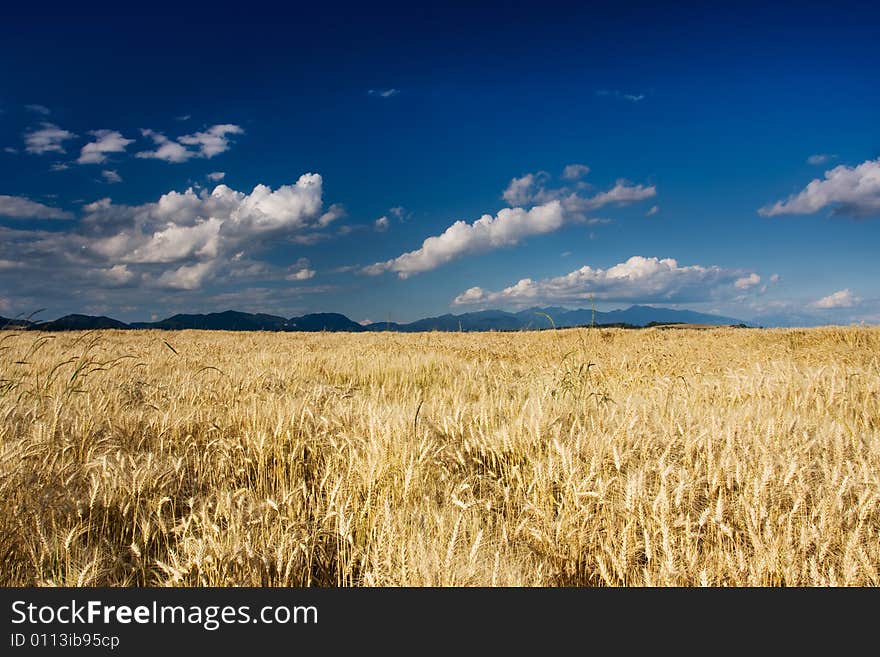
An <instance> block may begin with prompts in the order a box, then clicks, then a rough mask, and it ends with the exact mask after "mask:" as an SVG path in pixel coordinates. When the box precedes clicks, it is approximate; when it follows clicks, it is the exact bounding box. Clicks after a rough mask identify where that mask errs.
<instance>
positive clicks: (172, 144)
mask: <svg viewBox="0 0 880 657" xmlns="http://www.w3.org/2000/svg"><path fill="white" fill-rule="evenodd" d="M243 133H244V130H243V129H242V128H241V127H240V126H237V125H234V124H232V123H222V124H217V125H213V126H211V127H210V128H208V129H207V130H205V131H204V132H196V133H193V134H191V135H183V136H182V137H178V139H177V141H174V140H172V139H169V138H168V137H166V136H165V135H163V134H162V133H160V132H156V131H154V130H148V129H144V130H141V134H142V135H143V136H144V137H149V138H150V139H152V140H153V143H154V144H156V146H157V147H158V148H156V149H155V150H152V151H141V152H140V153H137V154H136V157H139V158H147V159H155V160H164V161H165V162H174V163H179V162H186V161H187V160H190V159H192V158H194V157H201V158H206V159H210V158H212V157H214V156H215V155H219V154H220V153H224V152H226V151H227V150H229V146H230V141H229V136H230V135H238V134H243ZM186 146H195V147H196V148H195V150H191V149H188V148H186Z"/></svg>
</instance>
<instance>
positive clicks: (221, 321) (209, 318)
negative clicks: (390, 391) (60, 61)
mask: <svg viewBox="0 0 880 657" xmlns="http://www.w3.org/2000/svg"><path fill="white" fill-rule="evenodd" d="M657 324H704V325H705V324H708V325H713V326H733V325H736V326H748V325H749V324H748V323H747V322H743V321H742V320H739V319H734V318H732V317H722V316H720V315H711V314H707V313H699V312H695V311H693V310H676V309H673V308H657V307H654V306H630V307H629V308H626V309H622V310H612V311H608V312H600V311H593V310H588V309H583V308H581V309H576V310H572V309H569V308H560V307H549V308H539V307H534V308H529V309H527V310H521V311H519V312H515V313H512V312H507V311H504V310H481V311H478V312H470V313H463V314H461V315H452V314H446V315H440V316H439V317H426V318H423V319H418V320H416V321H414V322H409V323H406V324H401V323H397V322H391V321H388V322H374V323H371V324H359V323H357V322H354V321H352V320H351V319H349V318H348V317H346V316H345V315H341V314H339V313H312V314H308V315H303V316H301V317H291V318H289V319H288V318H284V317H280V316H278V315H267V314H263V313H256V314H252V313H244V312H238V311H235V310H227V311H225V312H221V313H208V314H204V315H200V314H178V315H172V316H171V317H168V318H166V319H163V320H160V321H156V322H131V323H128V324H126V323H125V322H120V321H119V320H116V319H113V318H111V317H104V316H99V317H96V316H92V315H78V314H74V315H65V316H64V317H60V318H58V319H56V320H53V321H48V322H34V321H29V320H22V319H7V318H4V317H0V329H2V328H17V329H27V330H38V331H77V330H91V329H108V328H109V329H164V330H170V331H177V330H183V329H202V330H218V331H349V332H363V331H398V332H404V333H416V332H420V331H522V330H529V329H532V330H534V329H543V328H565V327H572V326H592V325H595V326H622V327H633V328H638V327H645V326H652V325H657Z"/></svg>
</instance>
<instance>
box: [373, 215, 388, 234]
mask: <svg viewBox="0 0 880 657" xmlns="http://www.w3.org/2000/svg"><path fill="white" fill-rule="evenodd" d="M390 224H391V222H390V221H389V220H388V217H384V216H383V217H379V218H378V219H376V222H375V227H376V230H377V231H378V232H380V233H384V232H385V231H386V230H388V226H389V225H390Z"/></svg>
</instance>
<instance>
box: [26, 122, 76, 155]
mask: <svg viewBox="0 0 880 657" xmlns="http://www.w3.org/2000/svg"><path fill="white" fill-rule="evenodd" d="M74 137H76V135H75V134H74V133H72V132H70V131H69V130H63V129H61V128H59V127H58V126H57V125H55V124H54V123H45V122H44V123H41V124H40V128H38V129H36V130H31V131H30V132H26V133H24V143H25V150H26V151H27V152H28V153H33V154H34V155H42V154H43V153H64V152H66V151H65V150H64V142H65V141H67V140H68V139H73V138H74Z"/></svg>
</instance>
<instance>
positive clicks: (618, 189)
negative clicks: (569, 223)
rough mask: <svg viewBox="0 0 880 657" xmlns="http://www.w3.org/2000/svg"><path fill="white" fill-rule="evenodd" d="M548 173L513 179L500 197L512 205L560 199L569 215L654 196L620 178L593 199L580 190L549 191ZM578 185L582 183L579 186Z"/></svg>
mask: <svg viewBox="0 0 880 657" xmlns="http://www.w3.org/2000/svg"><path fill="white" fill-rule="evenodd" d="M549 181H550V174H548V173H547V172H546V171H538V172H536V173H527V174H525V175H524V176H521V177H519V178H513V179H512V180H511V181H510V183H509V184H508V185H507V188H506V189H505V190H504V192H503V193H502V195H501V196H502V198H503V199H504V200H505V201H507V203H508V204H509V205H511V206H528V205H534V204H538V203H548V202H550V201H553V200H559V201H561V202H562V203H563V206H564V207H565V210H566V211H567V212H569V213H571V214H584V213H587V212H591V211H593V210H597V209H599V208H601V207H603V206H605V205H610V204H617V205H625V204H627V203H634V202H637V201H643V200H645V199H648V198H652V197H653V196H656V195H657V189H656V188H655V187H654V186H653V185H632V184H630V183H629V182H627V181H626V180H623V179H619V180H617V181H616V182H615V184H614V187H612V188H611V189H609V190H608V191H605V192H600V193H598V194H595V195H594V196H583V195H582V194H581V192H580V190H579V189H576V188H571V187H567V186H562V187H557V188H548V186H547V185H548V183H549ZM578 184H581V183H578Z"/></svg>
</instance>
